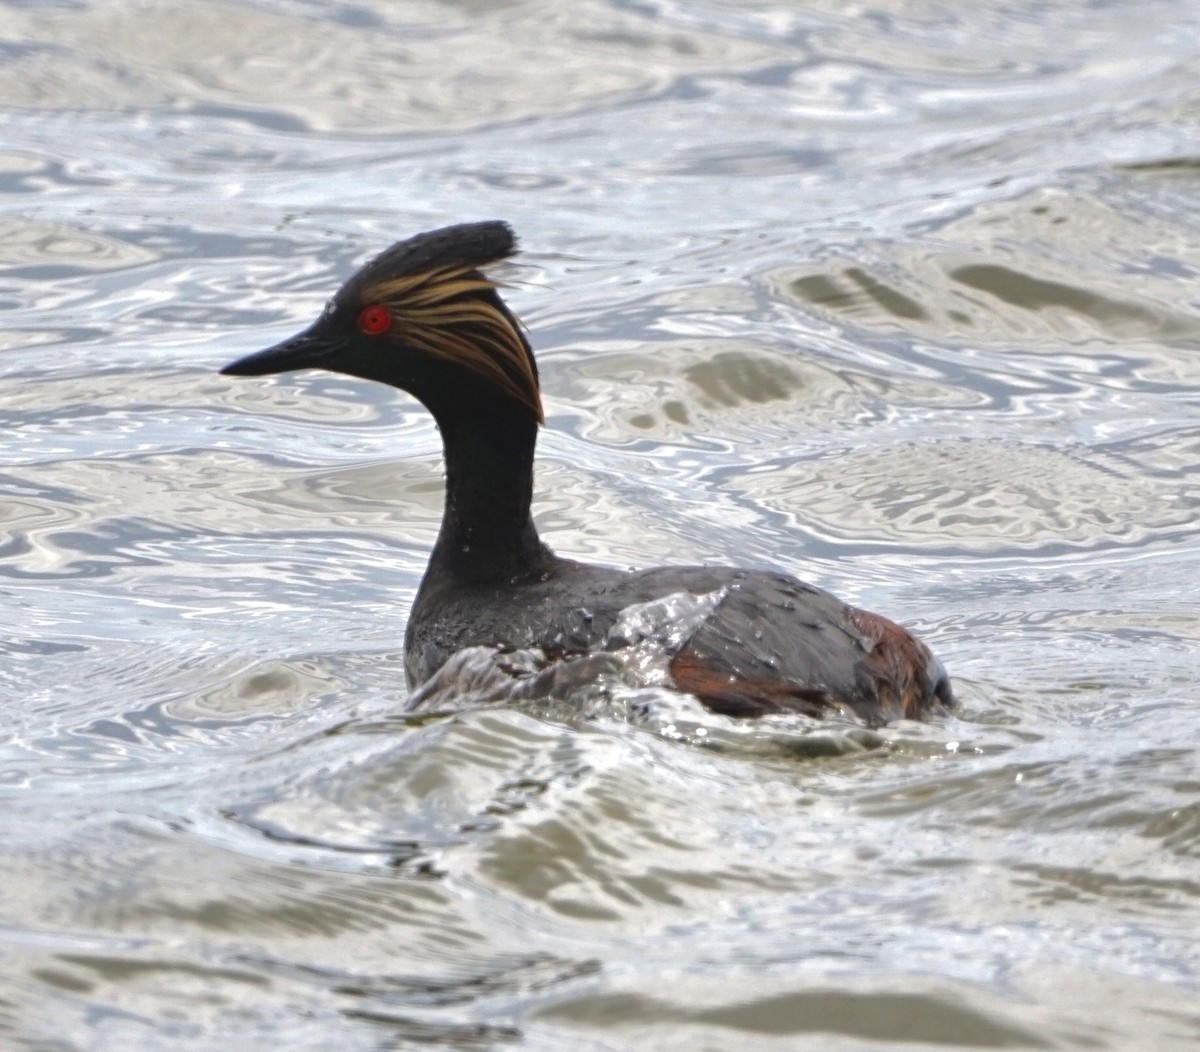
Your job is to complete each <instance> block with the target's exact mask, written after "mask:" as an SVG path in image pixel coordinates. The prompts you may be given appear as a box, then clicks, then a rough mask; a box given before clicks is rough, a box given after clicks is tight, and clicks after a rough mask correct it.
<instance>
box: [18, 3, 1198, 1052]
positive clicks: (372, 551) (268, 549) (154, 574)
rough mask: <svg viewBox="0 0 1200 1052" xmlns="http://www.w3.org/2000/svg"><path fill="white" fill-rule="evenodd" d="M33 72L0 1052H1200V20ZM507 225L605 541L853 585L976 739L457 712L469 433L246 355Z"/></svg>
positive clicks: (1034, 13)
mask: <svg viewBox="0 0 1200 1052" xmlns="http://www.w3.org/2000/svg"><path fill="white" fill-rule="evenodd" d="M0 54H2V55H3V58H4V61H3V63H0V126H2V128H3V137H2V139H0V304H2V305H3V307H4V313H3V317H2V320H0V349H2V351H3V355H2V357H0V369H2V370H3V383H2V386H0V419H2V422H3V427H0V444H2V445H3V451H2V453H0V486H2V489H0V531H2V532H0V609H3V611H4V613H5V623H4V631H3V633H2V634H0V647H2V648H3V650H4V654H5V660H3V661H2V662H0V697H2V698H3V700H4V712H5V719H4V721H3V732H2V735H0V785H2V791H3V794H4V798H5V805H6V806H5V809H4V813H5V817H4V819H3V837H2V838H0V888H2V889H3V891H2V893H0V922H2V929H0V932H2V934H0V956H2V958H3V963H4V968H3V974H4V979H3V980H2V981H0V1035H3V1036H2V1038H0V1044H3V1045H4V1046H5V1047H12V1048H28V1049H38V1050H44V1049H54V1050H59V1049H85V1048H118V1047H119V1048H123V1049H159V1048H172V1049H210V1048H236V1047H244V1048H254V1047H264V1048H266V1047H285V1046H286V1047H289V1048H295V1049H308V1048H311V1049H324V1048H329V1047H339V1048H343V1049H347V1050H351V1049H364V1050H366V1049H396V1048H418V1047H419V1048H429V1047H433V1048H450V1049H507V1048H514V1049H530V1050H533V1049H545V1050H561V1049H565V1048H569V1049H581V1050H584V1049H586V1050H592V1049H594V1050H601V1049H603V1050H613V1049H622V1050H625V1049H630V1050H632V1049H646V1050H655V1052H659V1050H670V1049H688V1050H693V1049H710V1050H716V1049H721V1050H723V1049H746V1048H754V1049H797V1048H812V1049H821V1050H823V1052H824V1050H840V1049H853V1050H859V1049H885V1048H886V1049H920V1048H929V1047H940V1048H1021V1049H1025V1048H1028V1049H1041V1048H1050V1049H1076V1048H1096V1049H1129V1048H1134V1047H1144V1048H1154V1049H1162V1050H1171V1049H1191V1048H1194V1047H1195V1045H1196V1043H1197V1041H1200V1008H1198V1007H1197V1006H1198V1005H1200V996H1198V989H1197V988H1198V985H1200V983H1198V981H1197V969H1198V967H1200V953H1198V947H1197V936H1196V933H1197V931H1198V930H1200V908H1198V907H1200V865H1198V862H1200V752H1198V748H1197V743H1196V733H1195V713H1196V705H1197V689H1196V681H1197V674H1198V672H1200V659H1198V656H1197V655H1198V653H1200V603H1198V601H1197V586H1196V581H1197V580H1198V579H1200V530H1198V529H1197V526H1196V520H1197V513H1198V510H1200V481H1198V480H1200V472H1198V471H1197V467H1196V465H1197V462H1198V461H1200V357H1198V348H1200V294H1198V292H1197V289H1198V288H1200V284H1198V283H1197V280H1196V279H1197V275H1198V272H1200V248H1198V246H1200V207H1198V206H1197V200H1198V196H1197V189H1198V186H1200V155H1198V154H1197V152H1196V146H1195V144H1196V143H1197V142H1200V81H1197V78H1196V75H1195V70H1196V68H1197V67H1198V64H1200V17H1198V16H1197V13H1196V12H1195V11H1194V10H1193V6H1192V5H1190V4H1187V3H1184V2H1169V0H1159V2H1154V0H1151V2H1138V3H1134V2H1132V0H1114V2H1111V3H1105V4H1090V5H1080V4H1076V3H1067V2H1061V3H1057V2H1056V3H1044V2H1039V3H1005V4H1000V3H983V4H976V5H968V6H966V7H964V6H963V5H961V4H954V3H949V4H948V3H917V2H914V0H885V2H877V3H874V4H869V5H866V6H863V5H854V6H847V5H843V4H839V3H818V4H805V5H794V4H784V3H770V2H765V0H744V2H737V3H706V2H696V3H688V4H681V3H673V2H667V0H662V2H658V0H652V2H649V3H627V2H620V0H584V2H580V3H574V4H571V5H560V4H554V3H549V2H547V0H511V2H506V3H467V2H462V3H442V2H432V0H431V2H421V3H409V4H403V5H395V4H388V3H384V2H383V0H354V2H350V3H344V4H332V5H327V4H317V3H310V2H306V0H277V2H267V0H262V2H252V0H230V2H227V3H221V4H216V3H195V2H192V3H174V4H167V3H148V4H146V3H132V2H127V0H79V2H74V3H60V4H38V5H32V4H23V3H16V2H9V3H4V4H0ZM492 217H495V218H503V219H507V220H508V221H509V222H511V223H512V224H513V226H514V227H515V228H516V229H517V231H518V232H519V234H520V236H521V238H522V243H523V248H524V251H523V254H522V255H521V257H520V259H519V261H518V263H517V264H516V265H513V266H510V267H508V268H506V269H504V271H503V272H502V274H501V277H503V279H504V280H505V281H506V282H507V283H508V284H509V286H510V287H509V289H508V291H507V296H508V298H509V301H510V302H511V303H512V305H513V306H514V308H515V309H516V310H517V311H518V312H519V313H520V314H521V315H522V317H523V318H524V320H525V321H526V322H527V324H528V325H529V327H530V330H531V332H532V339H533V342H534V345H535V347H536V348H537V350H538V353H539V363H540V367H541V375H542V383H543V388H544V397H545V402H546V407H547V417H548V421H547V424H548V426H547V429H546V432H545V434H544V437H543V440H542V443H541V460H540V467H539V475H538V485H539V494H540V495H539V501H538V509H537V510H538V522H539V525H540V527H541V529H542V530H543V532H544V534H545V536H546V538H547V539H548V540H549V541H550V543H551V544H552V545H553V546H554V547H555V548H556V549H557V550H559V551H561V552H563V553H564V554H569V555H572V556H575V557H579V558H588V559H598V560H605V561H610V562H614V563H617V564H621V565H649V564H652V563H655V562H662V561H688V562H693V561H698V560H701V559H703V560H711V561H738V562H742V563H749V564H753V565H759V566H770V567H779V568H783V569H786V570H788V571H791V572H794V573H797V574H799V575H801V576H803V577H805V578H807V579H809V580H811V581H813V582H814V583H817V584H819V585H821V586H824V587H827V588H830V589H832V590H834V591H836V592H837V593H838V594H839V595H841V596H843V597H844V598H846V599H848V600H851V601H854V602H856V603H860V604H862V605H865V606H868V607H870V608H873V609H877V610H880V611H882V612H884V613H887V614H889V615H891V616H894V617H896V618H898V619H901V620H903V621H905V622H906V623H909V624H911V625H913V626H914V627H916V628H917V629H918V630H919V631H920V632H921V633H922V635H923V636H924V637H925V638H926V639H927V640H928V641H929V642H930V643H931V644H932V645H933V646H934V648H935V649H936V650H937V651H938V653H939V654H940V655H941V656H942V658H943V660H944V661H945V663H946V664H947V666H948V667H949V669H950V671H951V673H952V675H953V676H954V679H955V683H956V687H957V690H958V692H959V694H960V696H961V698H962V700H963V703H964V704H963V709H962V712H961V713H960V714H959V716H957V717H955V718H950V719H946V720H942V721H937V722H934V723H930V724H913V725H900V726H895V727H891V728H888V729H887V730H886V731H885V732H884V733H883V734H882V735H881V736H879V737H872V736H870V735H865V734H863V733H862V732H861V731H860V730H859V729H857V728H854V727H853V726H852V725H851V724H850V723H849V722H848V721H844V720H842V721H839V720H836V719H835V720H832V721H829V722H827V723H824V724H814V723H811V722H805V721H800V720H795V721H790V722H789V721H781V722H777V723H769V724H766V725H756V726H747V725H738V724H733V723H729V722H726V721H722V720H719V719H716V718H713V717H706V716H705V715H704V714H703V713H701V712H700V711H699V710H698V709H696V708H694V707H688V706H687V705H682V704H681V705H677V706H674V707H671V706H664V705H662V704H658V703H657V702H655V699H653V698H651V699H649V700H648V699H647V698H646V697H642V696H638V697H633V698H630V697H622V696H621V695H620V692H617V694H616V696H615V697H614V698H613V699H612V700H611V704H605V705H596V704H583V703H578V699H577V698H576V699H573V697H572V695H571V694H570V692H569V691H568V692H566V693H565V694H563V695H560V696H556V697H554V698H551V699H549V700H548V701H547V700H545V699H543V700H542V701H541V702H539V703H538V704H528V705H523V704H508V705H498V706H490V707H468V708H466V709H465V710H464V711H458V712H454V713H450V714H446V715H438V714H427V713H423V714H421V715H420V717H419V718H407V719H406V718H405V717H404V716H403V712H404V709H405V701H406V697H407V695H406V689H405V685H404V682H403V676H402V673H401V663H402V657H401V641H402V635H403V628H404V623H405V617H406V612H407V609H408V606H409V604H410V602H411V599H412V595H413V593H414V591H415V588H416V585H417V582H418V580H419V578H420V574H421V571H422V569H423V567H424V560H425V557H426V554H427V552H428V549H429V547H430V544H431V543H432V539H433V536H434V534H435V532H436V529H437V522H438V517H439V515H440V501H441V464H440V448H439V443H438V437H437V433H436V431H435V429H434V428H433V426H432V424H431V422H430V421H429V419H428V418H427V417H426V416H425V415H424V414H423V412H422V411H421V410H420V409H419V407H418V406H416V405H415V404H414V403H413V402H412V401H411V400H409V399H407V398H405V397H403V396H401V395H399V394H398V393H396V392H392V391H388V390H385V389H383V388H376V387H372V386H370V385H367V384H363V383H358V382H355V381H351V380H348V379H344V378H339V377H334V376H329V375H322V374H298V375H288V376H283V377H275V378H268V379H262V380H245V379H237V378H223V377H221V376H219V375H217V373H216V370H217V369H218V368H219V367H220V365H222V364H224V363H225V362H227V361H229V360H231V359H232V358H234V357H236V356H238V355H240V354H243V353H246V352H248V351H250V350H253V349H256V348H258V347H260V346H266V345H267V344H269V343H271V342H274V341H275V340H277V339H280V338H282V337H283V336H286V335H288V334H289V333H290V332H292V331H293V330H294V329H296V328H297V327H299V326H301V325H304V324H307V322H308V321H309V320H310V319H311V318H312V317H313V316H314V314H315V313H316V312H317V311H318V310H319V309H320V307H321V305H322V303H323V302H324V300H325V298H326V297H327V296H328V295H329V294H330V292H332V290H333V289H334V288H335V287H336V285H337V283H338V282H339V281H340V280H341V279H342V278H343V277H344V276H345V275H346V274H348V273H349V271H350V270H351V269H352V268H353V267H354V265H355V264H356V263H358V262H359V261H361V260H362V259H364V258H366V257H367V256H369V255H371V254H373V253H374V252H376V251H378V250H379V249H381V248H382V247H384V246H385V245H387V244H389V243H391V242H392V241H394V240H396V239H398V238H400V237H404V236H407V235H409V234H411V233H413V232H416V231H418V230H422V229H428V228H430V227H433V226H438V225H442V224H445V223H449V222H456V221H462V220H469V219H480V218H492ZM573 700H574V702H576V703H573ZM659 701H661V699H659Z"/></svg>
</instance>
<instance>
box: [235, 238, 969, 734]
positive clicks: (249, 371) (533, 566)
mask: <svg viewBox="0 0 1200 1052" xmlns="http://www.w3.org/2000/svg"><path fill="white" fill-rule="evenodd" d="M515 251H516V239H515V237H514V235H513V232H512V230H511V229H510V228H509V227H508V226H507V224H505V223H501V222H487V223H470V224H463V225H461V226H452V227H446V228H444V229H441V230H433V231H430V232H428V233H424V234H418V235H417V236H416V237H413V238H410V239H409V240H407V241H401V242H399V243H398V244H396V245H393V246H392V247H391V248H389V249H388V250H387V251H386V252H384V253H382V254H381V255H379V256H378V257H376V258H375V259H373V260H372V261H371V262H369V263H368V264H366V266H364V267H363V268H362V269H361V270H360V271H358V273H357V274H355V275H354V276H353V277H351V278H350V280H349V281H347V282H346V284H345V285H343V286H342V288H341V289H340V290H339V291H338V293H337V294H336V295H335V296H334V298H333V300H332V301H331V302H330V303H329V305H328V306H327V307H326V309H325V312H324V313H323V314H322V315H321V317H320V318H318V319H317V321H316V322H315V324H313V325H312V326H311V327H310V328H308V329H306V330H305V331H304V332H302V333H300V334H299V335H298V336H295V337H293V338H292V339H290V340H286V341H284V342H283V343H280V344H278V345H276V346H275V347H271V348H269V349H268V350H265V351H260V352H258V353H256V354H251V355H248V356H246V357H245V358H241V359H239V360H238V361H236V362H233V363H231V364H230V365H227V366H226V367H225V368H224V369H222V370H221V371H222V372H223V373H226V374H230V375H237V376H261V375H265V374H268V373H280V372H287V371H289V370H292V369H329V370H332V371H334V372H339V373H347V374H349V375H351V376H358V377H362V378H363V379H367V380H379V381H381V382H382V383H386V384H391V385H392V386H393V387H398V388H400V389H401V390H403V391H407V392H408V393H409V394H411V395H413V396H414V397H415V398H417V399H418V400H420V401H421V402H422V403H423V404H424V405H425V407H426V408H427V409H428V410H429V411H430V412H431V413H432V414H433V417H434V419H435V421H436V422H437V425H438V428H439V429H440V431H441V434H442V442H443V445H444V449H445V457H446V503H445V512H444V514H443V518H442V526H441V531H440V532H439V534H438V538H437V543H436V544H435V545H434V548H433V553H432V555H431V556H430V559H429V566H428V568H427V570H426V571H425V577H424V579H423V580H422V582H421V587H420V589H419V590H418V592H417V598H416V601H415V602H414V604H413V609H412V613H411V616H410V617H409V621H408V628H407V631H406V632H405V639H404V654H405V669H406V671H407V673H408V680H409V686H410V687H416V686H418V685H419V684H421V683H423V682H424V681H425V680H427V679H428V678H429V677H430V676H431V675H433V673H434V672H436V671H437V670H438V669H439V668H440V667H441V666H442V665H443V664H444V663H445V662H446V660H447V659H448V658H449V657H450V656H451V655H453V654H455V653H456V652H458V651H459V650H461V649H463V648H465V647H471V646H490V647H502V648H540V649H541V650H543V651H544V652H545V653H546V654H547V655H549V656H550V657H551V658H570V657H571V656H573V655H581V654H585V653H587V652H589V651H593V650H595V649H597V648H600V647H607V648H608V649H612V648H613V646H614V643H613V640H612V638H611V637H610V631H611V630H612V629H613V627H614V625H617V624H618V622H619V621H620V619H621V617H622V612H623V611H628V610H629V609H630V608H636V607H637V605H638V604H644V603H652V602H653V601H655V600H659V599H663V598H665V597H669V596H676V595H681V594H682V595H684V596H686V595H692V596H696V597H698V598H699V597H703V598H704V600H705V602H707V604H708V605H707V606H703V607H700V608H699V609H701V611H702V615H701V616H699V617H695V618H694V619H693V622H692V623H691V624H690V625H689V627H688V631H687V633H686V634H685V636H684V638H682V639H675V640H673V642H672V645H671V652H670V654H669V655H668V656H669V664H668V666H667V667H668V675H669V680H670V683H671V684H672V685H673V686H674V687H675V688H676V689H678V690H680V691H683V692H686V693H690V694H693V695H695V696H696V697H697V698H699V699H700V701H701V702H702V703H703V704H704V705H705V706H706V707H707V708H709V709H710V710H712V711H714V712H719V713H724V714H726V715H730V716H761V715H765V714H767V713H777V712H802V713H808V714H813V715H815V714H819V713H821V712H823V711H825V710H827V709H830V708H837V707H839V706H846V707H848V708H849V709H851V710H853V711H854V712H856V713H857V714H858V715H859V716H860V717H861V718H862V719H863V720H865V721H866V722H867V723H868V724H870V725H879V724H882V723H884V722H886V721H887V720H889V719H894V718H899V717H915V716H921V715H924V714H926V713H929V712H933V711H939V710H940V709H941V707H942V706H944V705H949V704H951V703H952V702H953V694H952V692H951V689H950V681H949V680H948V679H947V677H946V673H945V671H944V670H943V668H942V666H941V663H940V662H939V661H938V660H937V658H935V657H934V656H933V655H932V654H931V653H930V652H929V650H928V649H927V648H926V647H925V645H924V644H923V643H921V642H920V641H919V640H917V639H916V638H914V637H913V636H912V635H911V634H909V633H908V632H907V631H905V630H904V629H903V628H901V627H900V626H899V625H896V624H893V623H892V622H891V621H888V620H886V619H885V618H883V617H880V616H879V615H877V614H872V613H868V612H866V611H865V610H858V609H855V608H854V607H852V606H847V605H846V604H845V603H843V602H841V601H840V600H839V599H836V598H835V597H834V596H832V595H830V594H829V593H828V592H824V591H822V590H821V589H819V588H814V587H813V586H812V585H808V584H804V583H803V582H801V581H798V580H796V579H795V578H792V577H788V576H785V575H784V574H779V573H769V572H764V571H758V570H743V569H732V568H726V567H708V566H687V567H684V566H679V567H675V566H668V567H656V568H654V569H650V570H636V571H626V570H619V569H616V568H613V567H608V566H589V565H586V564H584V563H578V562H573V561H571V560H569V559H562V558H560V557H559V556H557V555H555V554H554V553H553V552H552V551H550V549H549V548H547V547H546V545H545V544H543V543H542V542H541V540H540V539H539V538H538V534H537V531H536V529H534V525H533V519H532V518H531V515H530V502H531V500H532V496H533V453H534V446H535V444H536V442H537V429H538V425H539V424H541V423H542V422H543V415H542V402H541V397H540V394H539V388H538V374H537V366H536V364H535V363H534V358H533V352H532V350H531V349H530V347H529V344H528V342H527V341H526V339H525V336H524V334H523V332H522V329H521V325H520V323H519V322H518V321H517V319H516V318H515V317H514V316H513V314H512V313H511V312H510V311H509V309H508V307H507V306H506V305H505V304H504V302H503V301H502V300H501V299H500V297H499V295H498V294H497V292H496V285H495V283H494V282H492V281H490V280H489V279H488V278H486V277H485V276H484V275H483V274H482V273H481V271H480V268H482V267H484V266H486V265H487V264H489V263H495V262H498V261H499V260H503V259H505V258H507V257H508V256H511V255H512V254H513V253H514V252H515Z"/></svg>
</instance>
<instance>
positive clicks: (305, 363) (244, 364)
mask: <svg viewBox="0 0 1200 1052" xmlns="http://www.w3.org/2000/svg"><path fill="white" fill-rule="evenodd" d="M319 327H320V323H319V322H318V323H317V325H314V326H313V327H312V328H310V329H305V330H304V332H302V333H300V334H299V335H298V336H293V337H292V338H291V339H290V340H284V341H283V342H282V343H277V344H275V346H274V347H268V348H267V349H266V350H265V351H255V352H254V353H253V354H248V355H246V357H244V358H239V359H237V361H234V362H230V363H229V364H228V365H227V366H225V367H224V368H223V369H222V370H221V375H222V376H267V375H268V374H270V373H287V372H291V371H293V370H295V369H327V368H329V363H330V362H331V361H332V360H333V358H334V357H335V356H336V355H337V352H338V351H339V350H340V349H341V345H340V343H339V342H338V341H337V340H331V339H330V338H329V337H328V336H326V335H325V334H323V333H322V332H320V331H319Z"/></svg>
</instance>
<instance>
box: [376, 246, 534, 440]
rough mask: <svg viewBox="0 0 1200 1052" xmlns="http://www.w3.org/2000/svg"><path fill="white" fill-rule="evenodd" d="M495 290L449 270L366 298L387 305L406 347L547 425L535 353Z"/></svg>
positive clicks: (398, 281)
mask: <svg viewBox="0 0 1200 1052" xmlns="http://www.w3.org/2000/svg"><path fill="white" fill-rule="evenodd" d="M496 288H497V284H496V282H494V281H492V280H490V279H489V278H487V277H485V276H484V275H483V274H481V273H480V272H479V271H478V270H476V269H474V268H473V267H471V266H450V267H442V268H431V269H429V270H423V271H419V272H418V273H415V274H405V275H403V276H401V277H396V278H387V279H385V280H383V281H380V282H377V283H376V284H374V285H371V286H370V287H369V288H367V289H365V290H364V291H363V294H362V295H363V300H364V302H366V301H370V302H380V303H386V304H387V306H388V307H389V308H390V310H391V312H392V314H393V315H394V317H395V320H396V331H397V333H398V338H400V339H403V340H404V342H405V343H407V344H409V345H411V346H412V347H415V348H416V349H418V350H420V351H423V352H425V353H426V354H429V355H431V356H433V357H434V358H440V359H442V360H443V361H450V362H455V363H456V364H458V365H461V366H463V368H465V369H469V370H471V372H473V373H475V374H476V375H477V376H480V377H482V378H483V379H484V380H487V381H488V382H489V383H491V384H494V385H495V386H496V387H498V388H500V390H502V391H504V392H505V393H507V394H509V395H511V396H512V397H513V398H515V399H517V401H519V402H521V403H523V404H524V405H526V406H528V407H529V408H530V409H531V410H532V411H533V413H534V415H535V416H536V417H537V422H538V423H539V424H542V423H545V415H544V413H543V411H542V398H541V393H540V391H539V389H538V379H537V366H536V365H535V364H534V361H533V352H532V351H531V350H530V349H529V344H528V343H527V342H526V340H525V337H524V336H523V335H522V334H521V331H520V324H521V323H520V322H519V321H518V320H517V319H516V317H515V316H514V315H513V314H511V313H510V312H509V311H508V309H507V308H506V307H504V306H503V304H501V303H500V301H499V298H498V297H496V296H495V295H494V293H495V291H496ZM481 293H492V295H481Z"/></svg>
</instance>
